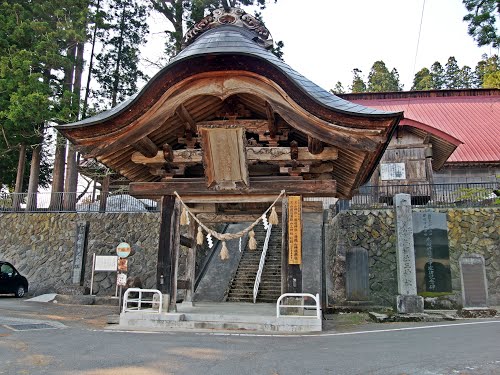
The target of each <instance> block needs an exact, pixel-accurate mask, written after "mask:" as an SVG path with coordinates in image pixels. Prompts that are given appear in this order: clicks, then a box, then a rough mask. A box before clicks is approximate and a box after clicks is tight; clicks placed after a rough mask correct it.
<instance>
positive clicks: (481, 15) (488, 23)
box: [462, 0, 500, 48]
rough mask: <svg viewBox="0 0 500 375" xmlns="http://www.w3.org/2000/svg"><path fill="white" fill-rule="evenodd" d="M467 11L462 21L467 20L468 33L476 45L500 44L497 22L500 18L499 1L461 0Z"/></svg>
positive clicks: (496, 46) (495, 45) (495, 46)
mask: <svg viewBox="0 0 500 375" xmlns="http://www.w3.org/2000/svg"><path fill="white" fill-rule="evenodd" d="M462 1H463V4H464V5H465V7H466V8H467V11H468V12H469V13H468V14H467V15H466V16H465V17H464V21H467V22H469V27H468V31H469V35H470V36H472V37H473V38H474V40H475V41H476V42H477V45H478V46H487V45H491V46H492V47H493V48H498V47H499V46H500V34H499V33H498V27H497V22H498V20H499V19H500V2H499V1H498V0H462Z"/></svg>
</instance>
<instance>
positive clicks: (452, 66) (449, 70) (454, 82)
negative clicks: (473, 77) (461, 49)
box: [444, 56, 461, 89]
mask: <svg viewBox="0 0 500 375" xmlns="http://www.w3.org/2000/svg"><path fill="white" fill-rule="evenodd" d="M444 81H445V85H446V88H447V89H459V88H461V81H460V67H459V66H458V63H457V60H456V59H455V57H453V56H450V57H449V58H448V61H447V62H446V65H445V73H444Z"/></svg>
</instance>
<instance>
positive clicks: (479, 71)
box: [474, 54, 500, 88]
mask: <svg viewBox="0 0 500 375" xmlns="http://www.w3.org/2000/svg"><path fill="white" fill-rule="evenodd" d="M499 71H500V58H499V57H498V55H493V56H490V57H488V56H487V55H486V54H485V55H483V56H482V60H481V61H479V62H478V63H477V65H476V69H475V71H474V72H475V79H476V82H475V86H476V87H484V88H495V87H496V88H498V86H496V83H495V82H498V81H497V78H496V77H498V75H499V73H498V72H499Z"/></svg>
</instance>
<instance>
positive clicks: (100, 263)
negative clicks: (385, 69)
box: [94, 255, 118, 271]
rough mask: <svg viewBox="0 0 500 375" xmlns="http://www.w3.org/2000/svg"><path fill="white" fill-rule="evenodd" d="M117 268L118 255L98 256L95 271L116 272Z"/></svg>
mask: <svg viewBox="0 0 500 375" xmlns="http://www.w3.org/2000/svg"><path fill="white" fill-rule="evenodd" d="M117 267H118V257H117V256H116V255H96V257H95V267H94V271H116V270H117Z"/></svg>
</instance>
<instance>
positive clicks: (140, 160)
mask: <svg viewBox="0 0 500 375" xmlns="http://www.w3.org/2000/svg"><path fill="white" fill-rule="evenodd" d="M246 153H247V160H248V161H262V162H273V161H276V162H278V161H292V160H293V159H292V157H291V153H292V150H291V148H290V147H247V148H246ZM172 155H173V158H172V160H171V162H173V163H176V164H197V163H201V162H202V157H203V151H202V150H201V149H195V150H190V149H184V150H173V151H172ZM337 157H338V149H337V148H336V147H325V148H324V149H323V152H322V153H320V154H312V153H310V152H309V150H308V149H307V147H297V158H296V159H297V160H301V161H328V160H335V159H337ZM132 161H133V162H134V163H136V164H143V165H162V164H164V163H165V162H166V160H165V156H164V152H163V151H158V153H157V154H156V156H155V157H151V158H148V157H145V156H144V155H142V154H141V153H139V152H135V153H133V154H132Z"/></svg>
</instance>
